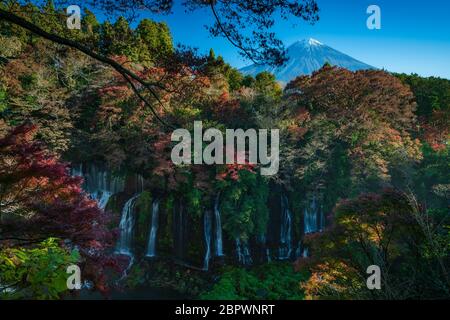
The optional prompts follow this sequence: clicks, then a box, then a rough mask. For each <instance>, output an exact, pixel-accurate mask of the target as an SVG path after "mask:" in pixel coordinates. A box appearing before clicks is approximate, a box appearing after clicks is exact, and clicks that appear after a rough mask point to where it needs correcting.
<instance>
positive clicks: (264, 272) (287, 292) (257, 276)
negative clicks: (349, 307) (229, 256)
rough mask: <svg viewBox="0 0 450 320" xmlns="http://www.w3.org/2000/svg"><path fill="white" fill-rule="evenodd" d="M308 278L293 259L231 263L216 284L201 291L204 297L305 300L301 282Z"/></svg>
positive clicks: (205, 298) (202, 297)
mask: <svg viewBox="0 0 450 320" xmlns="http://www.w3.org/2000/svg"><path fill="white" fill-rule="evenodd" d="M306 279H308V274H307V273H306V272H297V271H295V270H294V267H293V265H292V264H290V263H284V262H274V263H268V264H265V265H261V266H256V267H253V268H251V269H249V270H247V269H244V268H233V267H229V268H226V269H225V270H224V272H223V273H222V274H221V276H220V280H219V281H218V282H217V283H216V284H215V285H214V286H213V288H212V289H211V290H210V291H208V292H204V293H202V294H201V295H200V299H204V300H302V299H303V298H304V293H303V290H302V289H301V288H300V283H301V282H304V281H305V280H306Z"/></svg>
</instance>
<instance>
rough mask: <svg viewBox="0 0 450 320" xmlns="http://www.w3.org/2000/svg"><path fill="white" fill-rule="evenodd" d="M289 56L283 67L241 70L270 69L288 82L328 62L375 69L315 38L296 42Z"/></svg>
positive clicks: (259, 68) (258, 69) (258, 67)
mask: <svg viewBox="0 0 450 320" xmlns="http://www.w3.org/2000/svg"><path fill="white" fill-rule="evenodd" d="M287 57H288V61H287V62H286V63H285V64H284V65H283V66H281V67H277V68H274V67H270V66H267V65H256V64H253V65H250V66H247V67H244V68H242V69H241V72H242V73H243V74H246V75H247V74H248V75H252V76H256V75H257V74H258V73H260V72H263V71H268V72H271V73H273V74H274V75H275V77H276V79H277V80H278V81H280V82H283V83H287V82H289V81H291V80H293V79H295V78H296V77H298V76H300V75H305V74H308V75H309V74H311V73H313V72H314V71H316V70H318V69H320V68H321V67H322V66H323V65H324V64H325V63H327V62H328V63H330V64H331V65H335V66H339V67H342V68H346V69H348V70H351V71H356V70H364V69H375V68H374V67H372V66H370V65H368V64H365V63H363V62H361V61H358V60H356V59H354V58H352V57H350V56H348V55H346V54H344V53H342V52H340V51H337V50H335V49H333V48H331V47H329V46H327V45H325V44H323V43H321V42H320V41H318V40H315V39H308V40H302V41H297V42H295V43H294V44H292V45H291V46H290V47H288V48H287Z"/></svg>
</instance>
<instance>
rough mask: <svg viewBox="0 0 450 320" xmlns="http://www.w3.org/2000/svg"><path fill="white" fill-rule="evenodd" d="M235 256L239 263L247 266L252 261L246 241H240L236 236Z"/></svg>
mask: <svg viewBox="0 0 450 320" xmlns="http://www.w3.org/2000/svg"><path fill="white" fill-rule="evenodd" d="M235 243H236V257H237V259H238V261H239V263H240V264H242V265H244V266H247V265H250V264H252V263H253V260H252V257H251V255H250V250H249V248H248V244H247V242H246V241H243V242H241V240H240V239H239V238H236V240H235Z"/></svg>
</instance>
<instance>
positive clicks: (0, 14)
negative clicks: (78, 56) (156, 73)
mask: <svg viewBox="0 0 450 320" xmlns="http://www.w3.org/2000/svg"><path fill="white" fill-rule="evenodd" d="M0 20H5V21H8V22H10V23H12V24H15V25H17V26H20V27H22V28H24V29H26V30H28V31H30V32H32V33H34V34H36V35H38V36H41V37H43V38H45V39H47V40H50V41H52V42H55V43H58V44H61V45H65V46H68V47H70V48H73V49H76V50H78V51H81V52H83V53H84V54H86V55H88V56H90V57H91V58H93V59H95V60H97V61H100V62H102V63H105V64H107V65H109V66H111V67H112V68H113V69H114V70H116V71H117V72H119V73H120V74H121V75H122V76H123V77H124V78H125V79H126V80H127V81H128V82H129V83H130V81H131V79H133V80H135V81H137V82H138V83H140V84H141V85H142V86H143V87H145V88H146V89H147V90H149V91H150V93H151V94H152V96H153V97H155V98H156V99H157V101H158V103H160V104H162V102H161V100H160V99H159V98H158V95H157V93H156V92H155V91H154V90H153V87H158V88H160V89H164V86H162V85H161V84H158V83H153V82H152V83H150V82H147V81H145V80H143V79H142V78H140V77H139V76H138V75H136V74H135V73H134V72H132V71H130V70H128V69H127V68H125V67H123V66H122V65H121V64H119V63H117V62H116V61H114V60H113V59H111V58H108V57H106V56H104V55H101V54H99V53H96V52H94V51H93V50H91V49H89V48H88V47H86V46H83V45H82V44H80V43H78V42H75V41H72V40H70V39H66V38H63V37H60V36H58V35H56V34H51V33H49V32H47V31H45V30H43V29H41V28H40V27H38V26H37V25H35V24H33V23H31V22H29V21H27V20H25V19H23V18H21V17H19V16H17V15H15V14H13V13H11V12H8V11H5V10H3V9H0ZM132 87H133V86H132ZM133 91H134V92H135V93H136V92H137V90H136V89H135V87H134V88H133ZM138 97H139V98H140V99H141V100H142V101H143V102H144V103H145V104H146V105H147V106H148V107H149V108H150V110H151V111H152V113H153V115H155V117H156V118H157V120H158V121H160V122H161V123H162V124H163V125H164V126H168V127H172V126H171V125H169V124H167V123H166V122H165V121H164V120H162V119H161V118H160V117H159V116H158V115H157V113H156V111H155V110H154V108H153V107H152V106H151V105H150V103H148V101H147V100H146V99H143V98H142V95H140V94H138ZM163 106H164V105H163Z"/></svg>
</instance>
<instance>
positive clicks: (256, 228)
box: [218, 170, 269, 240]
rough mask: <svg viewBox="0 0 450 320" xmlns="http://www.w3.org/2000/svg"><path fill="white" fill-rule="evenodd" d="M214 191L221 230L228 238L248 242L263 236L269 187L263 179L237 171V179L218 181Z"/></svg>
mask: <svg viewBox="0 0 450 320" xmlns="http://www.w3.org/2000/svg"><path fill="white" fill-rule="evenodd" d="M218 188H219V190H220V191H221V212H222V217H223V228H224V230H225V231H226V232H227V233H228V234H229V235H230V236H231V237H232V238H240V239H243V240H248V239H249V238H250V237H251V236H253V235H261V234H264V233H265V230H266V228H267V222H268V220H269V211H268V208H267V198H268V194H269V186H268V182H267V180H266V179H265V178H263V177H262V176H260V175H258V174H255V173H252V172H250V171H247V170H241V171H239V179H237V180H222V181H218Z"/></svg>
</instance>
